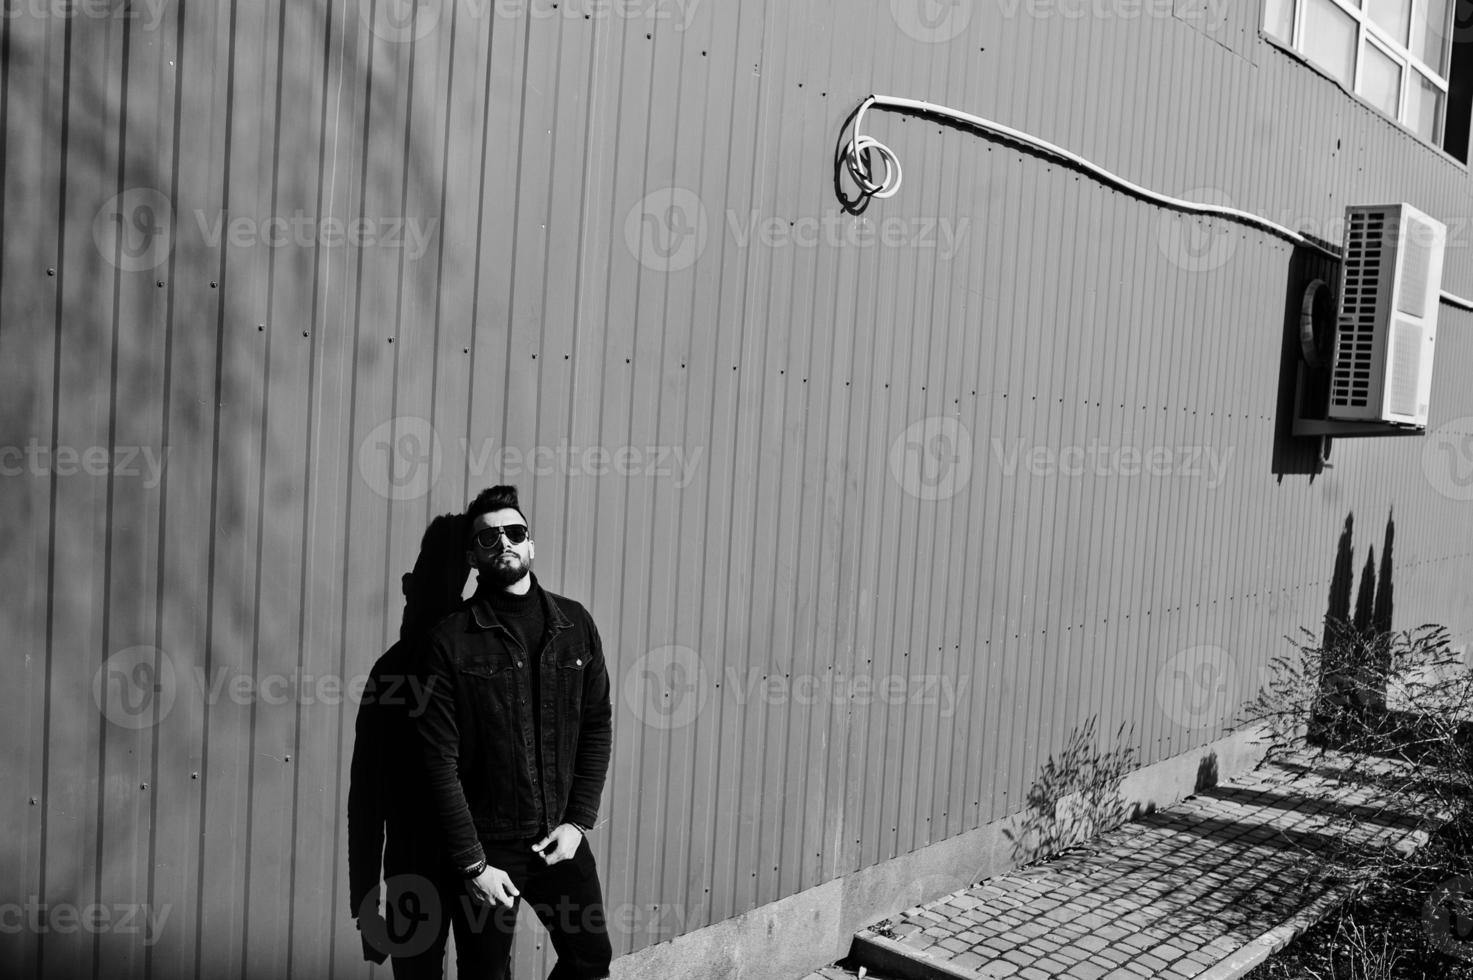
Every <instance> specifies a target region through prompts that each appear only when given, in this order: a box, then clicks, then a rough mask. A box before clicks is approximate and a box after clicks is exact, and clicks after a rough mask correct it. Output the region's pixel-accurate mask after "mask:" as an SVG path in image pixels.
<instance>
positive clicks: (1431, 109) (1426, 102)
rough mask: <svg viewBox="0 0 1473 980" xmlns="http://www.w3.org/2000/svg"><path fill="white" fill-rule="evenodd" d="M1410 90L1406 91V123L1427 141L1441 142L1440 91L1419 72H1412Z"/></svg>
mask: <svg viewBox="0 0 1473 980" xmlns="http://www.w3.org/2000/svg"><path fill="white" fill-rule="evenodd" d="M1412 78H1413V81H1412V90H1411V91H1410V92H1408V93H1407V125H1408V126H1410V127H1411V128H1412V130H1413V131H1414V132H1415V133H1416V134H1417V135H1418V136H1420V137H1422V138H1423V139H1424V140H1426V141H1427V142H1429V143H1441V142H1442V132H1441V130H1442V92H1440V91H1438V88H1437V86H1436V85H1433V84H1432V83H1431V82H1429V81H1428V80H1427V79H1425V78H1423V77H1422V74H1421V72H1413V73H1412Z"/></svg>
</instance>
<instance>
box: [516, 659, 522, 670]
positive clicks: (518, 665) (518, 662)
mask: <svg viewBox="0 0 1473 980" xmlns="http://www.w3.org/2000/svg"><path fill="white" fill-rule="evenodd" d="M516 664H517V668H518V669H520V668H521V666H522V662H521V661H520V660H518V661H517V662H516Z"/></svg>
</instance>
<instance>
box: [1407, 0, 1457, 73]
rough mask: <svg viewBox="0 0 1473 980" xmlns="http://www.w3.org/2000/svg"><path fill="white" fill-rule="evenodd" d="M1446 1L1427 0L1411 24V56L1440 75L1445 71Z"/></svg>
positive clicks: (1447, 39)
mask: <svg viewBox="0 0 1473 980" xmlns="http://www.w3.org/2000/svg"><path fill="white" fill-rule="evenodd" d="M1447 10H1448V0H1427V7H1426V9H1425V10H1423V11H1422V13H1421V15H1420V16H1419V17H1417V18H1416V19H1415V20H1414V21H1413V22H1412V54H1414V55H1416V56H1417V57H1418V58H1421V59H1422V60H1423V61H1425V62H1426V63H1427V67H1428V68H1431V69H1432V70H1433V71H1435V72H1438V73H1439V74H1440V73H1443V72H1446V71H1447V51H1448V44H1449V38H1448V26H1449V25H1448V23H1447Z"/></svg>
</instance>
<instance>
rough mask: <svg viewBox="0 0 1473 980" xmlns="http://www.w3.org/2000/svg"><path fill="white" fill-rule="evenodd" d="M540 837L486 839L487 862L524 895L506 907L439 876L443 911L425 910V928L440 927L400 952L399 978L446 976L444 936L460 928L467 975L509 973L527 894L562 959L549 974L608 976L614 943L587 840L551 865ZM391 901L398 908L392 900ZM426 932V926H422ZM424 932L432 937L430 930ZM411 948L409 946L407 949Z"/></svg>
mask: <svg viewBox="0 0 1473 980" xmlns="http://www.w3.org/2000/svg"><path fill="white" fill-rule="evenodd" d="M535 843H537V838H528V839H527V840H525V841H510V842H504V843H501V842H491V843H486V842H483V846H484V848H485V851H486V862H487V863H488V864H490V865H491V866H492V867H496V868H500V869H501V870H502V871H505V872H506V873H507V875H508V876H509V877H510V878H511V881H512V884H513V885H515V886H516V888H517V891H519V892H521V896H520V897H519V898H518V899H517V901H516V903H515V904H514V905H513V906H512V907H511V908H507V907H506V906H504V905H498V906H495V907H494V908H493V907H492V906H489V905H485V904H482V903H481V902H479V901H478V900H476V899H475V898H473V897H472V896H471V894H470V892H469V891H468V890H467V888H466V885H465V882H463V881H460V880H457V879H447V880H444V881H442V882H441V883H439V885H438V888H437V891H438V895H437V898H438V900H439V901H438V903H437V904H439V906H440V909H441V910H442V914H440V915H437V916H425V917H423V918H424V921H423V922H422V923H420V924H419V925H420V928H422V929H425V930H426V931H428V930H430V929H433V930H434V940H433V942H431V943H430V945H429V946H428V948H425V949H423V950H422V951H420V950H413V951H412V952H413V953H414V955H410V956H396V957H395V958H394V961H393V963H394V977H395V978H396V980H427V978H435V980H438V978H439V977H440V976H442V975H443V968H442V964H443V961H444V957H445V940H446V936H447V934H448V933H449V931H450V927H451V926H452V925H453V926H454V928H455V950H456V966H457V970H458V973H459V975H460V977H461V978H462V980H511V977H512V973H511V946H512V937H513V935H514V934H515V932H516V924H517V911H518V909H519V908H520V907H521V903H522V902H523V901H525V902H528V903H529V904H530V905H531V908H532V911H533V912H535V913H536V915H537V918H538V919H539V920H540V921H541V922H542V925H543V927H544V928H545V929H547V932H548V935H549V937H550V938H551V940H552V948H553V950H554V951H555V952H556V953H557V964H556V965H555V966H554V967H553V969H552V972H551V973H549V974H548V975H547V977H548V980H602V978H604V977H607V976H608V975H609V961H610V960H612V959H613V949H612V947H611V946H610V944H609V933H608V923H607V922H606V920H605V917H604V902H603V889H602V887H601V886H600V884H599V879H598V866H597V864H596V863H595V862H594V859H593V850H592V849H591V848H590V847H589V846H588V841H586V840H585V841H581V842H580V843H579V844H578V850H577V851H576V852H575V853H574V854H573V856H572V857H571V858H569V859H568V860H566V861H560V862H558V863H557V864H554V865H551V866H548V865H547V864H545V863H544V862H543V860H542V858H540V857H538V856H537V855H536V854H535V853H533V851H532V845H533V844H535ZM389 904H390V908H391V909H392V908H393V907H394V903H393V902H392V901H391V902H390V903H389ZM420 935H425V933H420ZM426 938H428V936H427V935H426ZM403 951H404V952H411V950H410V949H407V948H406V949H405V950H403Z"/></svg>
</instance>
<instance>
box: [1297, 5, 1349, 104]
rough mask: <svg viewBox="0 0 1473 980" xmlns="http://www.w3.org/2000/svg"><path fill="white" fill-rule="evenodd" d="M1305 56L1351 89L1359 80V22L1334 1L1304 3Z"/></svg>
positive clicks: (1303, 32) (1303, 35) (1303, 34)
mask: <svg viewBox="0 0 1473 980" xmlns="http://www.w3.org/2000/svg"><path fill="white" fill-rule="evenodd" d="M1303 16H1304V27H1303V28H1302V34H1301V36H1302V37H1303V42H1302V43H1303V47H1304V55H1305V57H1307V58H1309V60H1310V61H1313V62H1314V63H1315V64H1317V65H1319V66H1320V67H1321V68H1323V69H1324V70H1325V71H1327V72H1329V73H1330V74H1331V75H1332V76H1333V77H1335V78H1338V79H1339V80H1340V81H1341V82H1343V83H1345V84H1346V85H1347V86H1348V85H1350V84H1351V82H1352V81H1353V79H1354V78H1355V42H1356V32H1357V31H1356V25H1355V19H1354V18H1352V17H1351V16H1350V15H1349V14H1347V13H1346V12H1345V11H1343V10H1341V9H1340V8H1339V7H1337V6H1335V3H1334V0H1304V15H1303Z"/></svg>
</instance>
